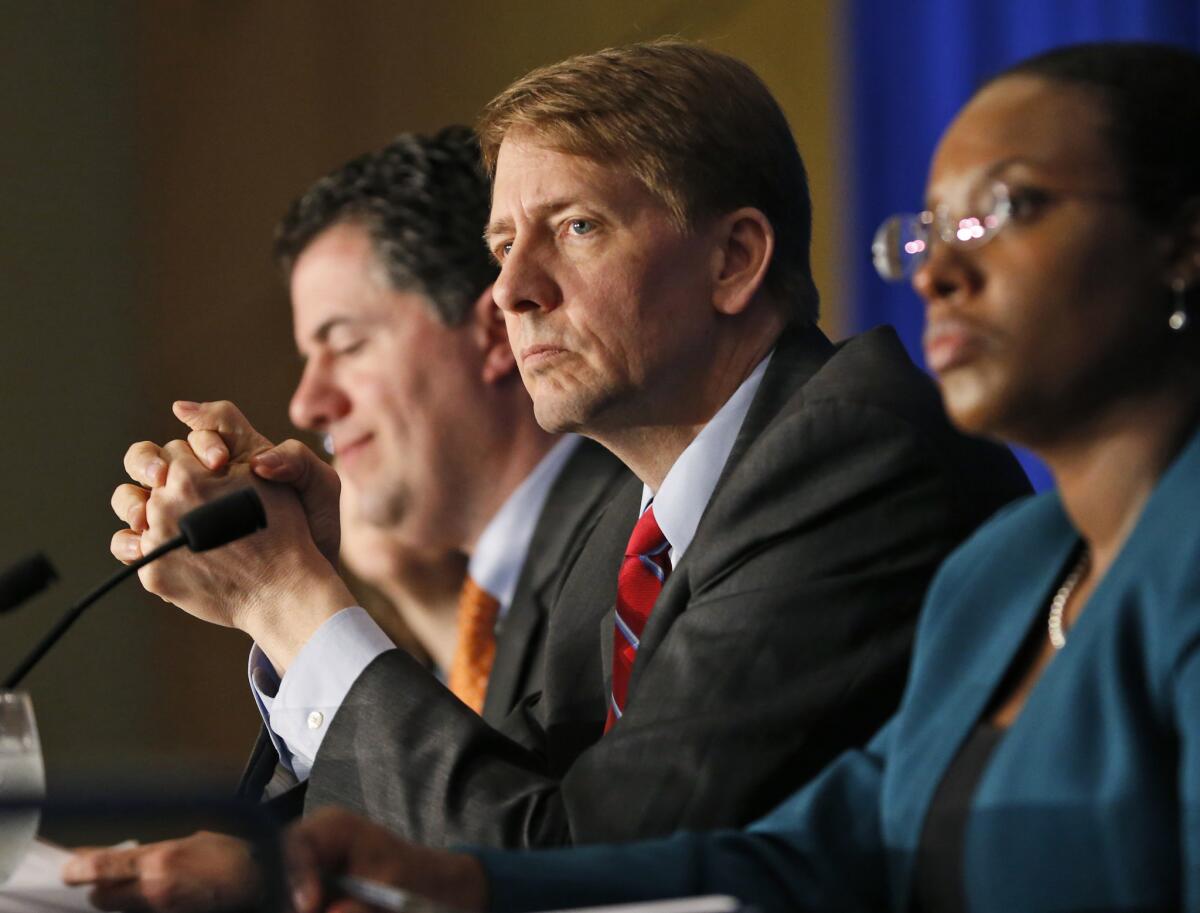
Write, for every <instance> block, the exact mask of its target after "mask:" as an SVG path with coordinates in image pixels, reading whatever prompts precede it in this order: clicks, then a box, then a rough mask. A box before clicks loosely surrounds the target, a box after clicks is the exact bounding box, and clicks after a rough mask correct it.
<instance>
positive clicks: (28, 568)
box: [0, 552, 58, 612]
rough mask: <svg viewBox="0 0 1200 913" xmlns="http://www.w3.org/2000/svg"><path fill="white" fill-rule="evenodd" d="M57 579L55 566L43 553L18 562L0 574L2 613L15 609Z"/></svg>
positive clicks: (0, 609) (0, 608)
mask: <svg viewBox="0 0 1200 913" xmlns="http://www.w3.org/2000/svg"><path fill="white" fill-rule="evenodd" d="M57 579H58V574H57V573H55V571H54V565H52V564H51V563H50V560H49V559H48V558H47V557H46V556H45V555H43V554H42V553H41V552H38V553H37V554H36V555H30V556H29V557H28V558H24V559H22V560H21V561H18V562H17V563H16V564H14V565H13V566H12V567H10V568H9V569H8V570H6V571H4V572H3V573H0V612H7V611H9V610H10V609H15V608H16V607H17V606H19V605H20V604H21V603H23V602H24V601H25V600H26V599H29V598H31V597H33V596H36V595H37V594H38V593H40V592H41V591H42V590H44V589H45V588H46V587H48V586H49V585H50V584H52V583H53V582H54V581H55V580H57Z"/></svg>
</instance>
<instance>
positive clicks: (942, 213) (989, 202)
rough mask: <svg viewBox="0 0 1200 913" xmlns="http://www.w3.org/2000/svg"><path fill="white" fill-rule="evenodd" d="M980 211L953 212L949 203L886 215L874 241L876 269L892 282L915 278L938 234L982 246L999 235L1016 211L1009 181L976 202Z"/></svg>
mask: <svg viewBox="0 0 1200 913" xmlns="http://www.w3.org/2000/svg"><path fill="white" fill-rule="evenodd" d="M975 209H976V211H977V212H978V213H979V214H978V215H963V216H958V217H954V216H951V214H950V210H949V207H947V206H946V205H945V204H943V205H941V206H938V207H937V208H936V209H934V210H932V211H930V210H928V209H927V210H925V211H924V212H917V213H912V212H901V213H897V214H896V215H894V216H890V217H889V218H887V219H885V220H884V222H883V224H882V225H880V226H879V229H878V230H877V231H876V232H875V240H874V241H872V242H871V257H872V259H873V260H874V262H875V270H876V272H878V273H879V275H880V276H881V277H882V278H884V279H885V280H887V281H888V282H903V281H905V280H906V279H909V278H911V276H912V274H913V273H915V272H916V271H917V270H918V269H919V268H920V266H921V264H922V263H924V262H925V259H926V258H927V257H928V256H929V248H930V245H931V244H932V243H933V240H934V238H938V239H939V240H942V241H945V242H946V243H947V244H954V245H956V246H958V247H962V248H972V247H980V246H982V245H984V244H986V243H987V242H988V241H990V240H991V239H992V238H994V237H995V236H996V233H997V232H998V231H1000V229H1002V228H1003V227H1004V226H1005V224H1006V223H1007V222H1008V219H1009V216H1011V215H1012V197H1011V195H1010V194H1009V190H1008V185H1007V184H1005V183H1003V182H1002V181H997V182H996V183H994V184H992V185H991V187H989V188H988V190H987V192H986V193H984V194H983V195H982V196H981V197H980V198H979V199H978V201H977V203H976V205H975Z"/></svg>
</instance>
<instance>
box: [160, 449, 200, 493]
mask: <svg viewBox="0 0 1200 913" xmlns="http://www.w3.org/2000/svg"><path fill="white" fill-rule="evenodd" d="M162 454H163V457H164V459H166V461H167V464H168V470H167V482H168V484H170V485H175V484H178V483H179V482H181V481H183V480H184V479H185V478H191V479H195V478H197V477H200V476H208V475H209V470H208V468H207V467H206V466H205V465H204V464H203V463H201V462H200V461H199V460H198V459H196V454H195V453H193V452H192V448H191V445H190V444H188V442H187V441H180V440H174V441H167V443H165V444H163V447H162Z"/></svg>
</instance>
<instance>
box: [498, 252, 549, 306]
mask: <svg viewBox="0 0 1200 913" xmlns="http://www.w3.org/2000/svg"><path fill="white" fill-rule="evenodd" d="M492 295H493V297H494V298H495V299H496V304H497V306H498V307H499V308H500V310H502V311H504V312H506V313H509V314H521V313H524V312H526V311H531V310H542V311H551V310H554V308H556V307H558V306H559V304H561V303H562V291H561V289H560V288H559V286H558V283H557V281H555V278H554V274H553V264H552V262H551V260H550V258H549V257H548V255H547V254H546V253H545V251H543V250H539V249H538V248H537V247H536V246H535V245H534V244H532V243H522V242H521V241H517V242H515V243H514V244H513V245H512V246H511V247H510V248H509V251H508V253H507V254H505V256H504V261H503V263H502V264H501V266H500V275H499V276H497V277H496V284H495V285H494V286H493V287H492Z"/></svg>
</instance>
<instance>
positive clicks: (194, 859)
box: [63, 401, 485, 913]
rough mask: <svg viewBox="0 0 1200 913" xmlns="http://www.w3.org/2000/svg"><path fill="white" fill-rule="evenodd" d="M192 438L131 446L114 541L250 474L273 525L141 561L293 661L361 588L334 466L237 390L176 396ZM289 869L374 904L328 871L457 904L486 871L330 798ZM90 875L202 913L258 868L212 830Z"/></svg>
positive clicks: (295, 832) (76, 879) (304, 829)
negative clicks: (331, 880) (252, 414)
mask: <svg viewBox="0 0 1200 913" xmlns="http://www.w3.org/2000/svg"><path fill="white" fill-rule="evenodd" d="M173 411H174V413H175V415H176V417H177V418H179V419H180V420H181V421H182V422H183V423H184V424H186V425H187V427H188V429H189V433H188V435H187V438H186V440H175V441H171V442H170V443H168V444H166V445H164V446H161V447H160V446H158V445H156V444H153V443H151V442H148V441H143V442H141V443H138V444H134V445H133V446H132V447H130V448H129V450H128V451H126V454H125V461H124V463H125V471H126V472H127V473H128V475H129V477H130V478H131V479H132V480H133V482H134V483H135V484H124V485H120V486H119V487H118V488H117V489H116V490H115V491H114V492H113V496H112V508H113V511H114V512H115V513H116V514H117V516H118V517H119V518H120V519H121V520H123V521H124V522H125V523H126V524H128V528H127V529H123V530H120V531H118V532H117V533H116V534H115V535H114V536H113V538H112V543H111V550H112V553H113V555H114V556H115V557H116V558H117V559H118V560H120V561H123V562H125V563H127V564H128V563H132V562H133V561H136V560H137V559H138V558H140V557H141V556H142V555H143V554H146V553H148V552H150V551H151V550H153V549H154V548H156V547H157V546H159V545H161V544H162V543H163V542H165V541H167V540H168V539H170V538H172V537H174V536H175V535H176V534H177V533H178V531H179V527H178V523H179V518H180V517H181V516H182V515H183V514H185V513H187V511H189V510H191V509H192V508H194V507H197V506H199V505H200V504H202V503H204V502H206V501H209V500H212V499H213V498H216V497H219V496H220V495H222V494H225V493H227V492H228V491H230V490H232V489H234V488H240V487H243V486H245V485H253V486H254V487H255V488H256V489H257V490H258V493H259V496H260V497H261V498H262V500H263V505H264V507H265V509H266V512H267V529H266V530H263V531H261V532H259V533H256V534H255V535H253V536H250V537H247V538H245V539H241V540H239V541H237V542H234V543H231V544H230V545H227V546H224V547H222V548H221V549H217V550H214V551H213V552H206V553H203V554H198V555H197V554H191V553H186V552H175V553H172V554H170V555H167V556H165V557H164V558H161V559H159V560H158V561H156V562H155V563H153V564H150V565H147V566H146V567H144V568H142V569H141V570H140V571H139V572H138V576H139V578H140V580H141V583H142V585H143V586H144V587H145V588H146V590H148V591H149V592H151V593H154V594H156V595H158V596H160V597H161V598H163V599H165V600H167V601H168V602H171V603H173V604H175V605H177V606H179V607H180V608H182V609H184V610H185V611H187V612H189V613H191V614H193V615H195V616H197V617H198V618H201V619H203V620H205V621H209V622H212V623H215V624H221V625H226V626H229V627H236V628H239V629H241V630H243V631H245V632H246V633H248V634H249V635H250V636H251V637H253V638H254V639H255V641H256V642H257V643H258V644H259V646H260V648H262V649H263V651H264V652H265V653H266V654H267V656H268V657H270V659H271V661H272V662H273V663H274V664H275V665H276V667H277V668H278V669H279V670H280V672H281V673H282V672H283V671H285V670H286V667H287V666H288V665H289V664H290V662H291V660H292V659H293V658H294V657H295V654H296V653H298V652H299V650H300V648H301V647H303V645H304V643H305V642H306V641H307V640H308V638H309V637H310V636H311V634H312V633H313V632H314V631H315V630H316V629H317V628H318V627H320V625H321V624H322V623H324V621H325V620H326V619H328V618H329V617H331V616H332V615H333V614H335V613H336V612H337V611H339V610H340V609H342V608H345V607H346V606H349V605H351V604H353V601H354V600H353V597H352V596H351V595H350V593H349V591H348V590H346V588H345V586H344V585H343V584H342V582H341V579H340V578H339V577H338V575H337V571H336V567H337V553H338V545H339V537H340V525H339V511H338V500H339V491H340V484H339V482H338V478H337V474H336V472H335V471H334V470H333V469H332V467H330V466H329V465H328V464H326V463H325V462H324V461H323V460H321V459H320V458H319V457H317V456H316V454H314V453H313V452H312V451H311V450H309V449H308V448H307V447H305V446H304V445H303V444H301V443H299V442H298V441H286V442H285V443H283V444H280V445H278V446H275V445H273V444H272V443H271V442H270V441H269V440H267V439H266V438H265V437H263V436H262V435H260V434H259V433H258V432H257V431H255V430H254V428H253V427H252V426H251V425H250V423H249V422H248V421H247V420H246V418H245V417H244V416H243V415H242V414H241V412H240V411H239V410H238V409H237V407H236V406H234V405H233V404H232V403H229V402H215V403H191V402H186V401H181V402H177V403H175V404H174V406H173ZM288 859H289V875H290V878H291V883H292V885H293V888H294V901H293V902H294V905H295V907H296V909H297V910H300V911H305V913H308V911H316V910H319V909H324V908H325V907H326V904H327V903H329V904H332V906H330V907H329V908H330V909H333V910H337V911H340V913H351V911H356V910H366V909H367V908H366V907H364V906H362V905H359V904H356V903H353V902H351V901H339V900H336V899H335V898H331V897H328V896H326V894H325V885H326V881H325V876H327V875H330V874H343V873H344V874H354V875H359V876H361V877H365V878H372V879H375V880H379V881H383V882H386V883H390V884H393V885H396V886H402V887H407V888H409V889H411V890H416V891H417V892H418V893H422V894H424V895H425V896H429V897H432V898H434V899H439V900H441V901H443V902H444V903H447V904H449V905H451V906H453V907H455V908H457V909H462V910H468V909H479V908H482V906H483V897H484V892H485V888H484V877H483V873H482V869H481V868H480V866H479V864H478V863H477V862H476V861H475V860H474V858H473V857H470V856H463V855H459V854H452V853H446V852H443V851H438V850H430V849H426V848H424V847H418V846H415V845H413V844H409V843H406V842H404V841H402V840H400V839H399V838H398V837H395V836H394V835H392V834H391V833H389V832H388V831H386V830H385V829H383V828H381V827H379V826H377V825H374V824H371V823H369V822H367V821H365V820H363V819H361V818H358V817H356V816H354V815H352V814H350V813H348V812H345V811H341V810H334V809H323V810H321V811H320V812H318V813H317V814H316V815H314V816H312V817H311V818H309V819H306V820H305V821H303V822H301V823H299V824H297V825H296V826H295V827H293V828H292V830H291V832H290V834H289V838H288ZM63 877H64V879H65V880H66V881H67V882H68V883H70V884H90V885H92V886H93V894H92V899H93V901H94V902H95V903H96V905H97V906H99V907H100V909H105V910H154V911H159V913H191V911H195V913H199V911H217V910H235V909H243V908H247V907H250V906H252V905H253V904H254V902H255V899H256V898H257V897H258V896H259V894H260V891H261V884H260V882H261V874H260V873H259V872H258V869H257V866H256V864H255V863H254V860H253V858H252V855H251V853H250V850H249V846H248V845H247V844H246V843H244V842H243V841H241V840H238V839H237V838H234V837H229V836H225V835H223V834H213V833H207V832H201V833H198V834H193V835H192V836H190V837H184V838H182V839H179V840H170V841H165V842H162V843H154V844H149V845H147V846H140V847H135V848H129V849H115V848H110V849H83V850H80V851H78V852H77V853H76V855H75V856H74V857H73V858H72V859H71V861H70V862H68V864H67V866H66V868H65V869H64V872H63Z"/></svg>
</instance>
